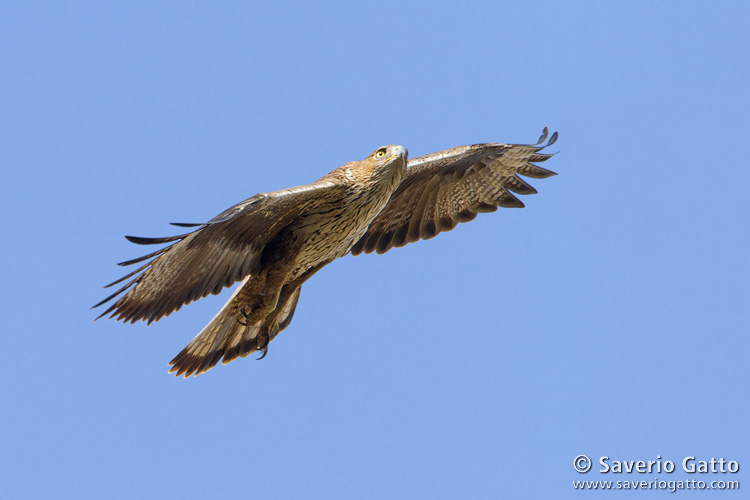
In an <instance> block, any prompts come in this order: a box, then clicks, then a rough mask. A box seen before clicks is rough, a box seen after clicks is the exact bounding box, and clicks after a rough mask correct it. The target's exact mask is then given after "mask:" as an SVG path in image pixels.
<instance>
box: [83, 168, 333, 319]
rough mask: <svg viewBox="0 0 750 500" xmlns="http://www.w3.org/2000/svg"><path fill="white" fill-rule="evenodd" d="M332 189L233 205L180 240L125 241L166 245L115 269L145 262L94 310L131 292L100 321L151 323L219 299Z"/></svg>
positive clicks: (317, 187)
mask: <svg viewBox="0 0 750 500" xmlns="http://www.w3.org/2000/svg"><path fill="white" fill-rule="evenodd" d="M330 189H335V185H334V184H333V183H331V182H320V181H319V182H316V183H313V184H310V185H307V186H300V187H296V188H291V189H285V190H282V191H275V192H272V193H264V194H259V195H256V196H253V197H252V198H248V199H247V200H245V201H243V202H241V203H238V204H237V205H234V206H233V207H231V208H229V209H227V210H225V211H224V212H222V213H221V214H219V215H217V216H216V217H214V218H213V219H211V220H210V221H209V222H207V223H205V224H176V225H178V226H186V227H190V226H199V227H198V229H197V230H195V231H193V232H191V233H186V234H181V235H178V236H170V237H166V238H141V237H135V236H126V238H127V239H128V240H130V241H132V242H133V243H138V244H140V245H154V244H162V243H170V245H169V246H167V247H164V248H162V249H160V250H157V251H156V252H153V253H150V254H148V255H145V256H143V257H140V258H138V259H133V260H129V261H127V262H121V263H120V264H119V265H121V266H129V265H132V264H136V263H140V262H143V261H147V262H146V263H145V264H143V265H142V266H141V267H139V268H138V269H136V270H135V271H133V272H131V273H130V274H128V275H126V276H124V277H122V278H120V279H119V280H117V281H115V282H114V283H110V284H109V285H107V287H110V286H113V285H116V284H118V283H121V282H123V281H126V280H128V279H130V278H132V279H131V280H130V281H128V282H127V284H126V285H124V286H123V287H122V288H120V289H119V290H117V291H116V292H115V293H113V294H112V295H110V296H109V297H107V298H106V299H104V300H102V301H101V302H99V303H98V304H96V305H95V306H94V307H98V306H100V305H102V304H104V303H106V302H108V301H110V300H112V299H113V298H115V297H117V296H118V295H120V294H122V293H123V292H125V291H126V290H128V289H130V290H129V291H127V293H125V295H123V296H122V297H120V298H119V299H118V300H117V301H116V302H115V303H114V304H112V305H111V306H110V307H109V308H108V309H107V310H106V311H104V312H103V313H102V314H101V315H100V316H99V318H101V317H102V316H106V315H107V314H110V313H111V316H110V317H111V318H116V319H118V320H121V321H124V322H131V323H135V322H136V321H140V320H143V321H148V323H151V322H152V321H157V320H159V319H160V318H162V317H163V316H167V315H168V314H170V313H172V312H174V311H176V310H178V309H180V307H182V306H183V305H184V304H188V303H190V302H192V301H194V300H198V299H200V298H202V297H206V296H207V295H208V294H209V293H212V294H217V293H219V292H220V291H221V290H222V289H223V288H224V287H228V286H231V285H232V284H233V283H235V282H237V281H240V280H242V279H244V278H246V277H247V276H248V275H250V274H256V273H257V272H258V271H259V267H260V258H261V253H262V252H263V248H264V247H265V246H266V244H267V243H268V242H269V241H271V240H272V239H273V238H274V237H275V236H276V235H277V234H278V233H279V232H280V231H281V230H282V229H284V228H285V227H287V226H288V225H289V224H290V223H291V222H292V221H293V220H294V219H295V218H296V217H298V216H299V215H300V214H302V213H304V211H305V210H306V209H307V207H309V206H312V205H314V204H315V203H316V200H319V199H320V198H321V197H325V193H326V191H328V190H330ZM149 259H150V260H149ZM133 285H135V286H134V287H133V288H130V287H131V286H133ZM105 288H106V287H105ZM97 319H98V318H97Z"/></svg>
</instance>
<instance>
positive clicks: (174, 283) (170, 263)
mask: <svg viewBox="0 0 750 500" xmlns="http://www.w3.org/2000/svg"><path fill="white" fill-rule="evenodd" d="M547 136H548V131H547V128H545V129H544V132H543V133H542V136H541V138H540V139H539V141H538V142H537V143H536V144H533V145H522V144H495V143H493V144H475V145H473V146H459V147H456V148H453V149H447V150H445V151H440V152H437V153H433V154H429V155H426V156H420V157H419V158H414V159H411V160H409V159H407V157H408V152H407V150H406V149H405V148H404V147H403V146H393V145H391V146H384V147H382V148H379V149H377V150H375V151H374V152H373V153H372V154H370V155H369V156H368V157H367V158H365V159H364V160H361V161H354V162H351V163H347V164H345V165H342V166H341V167H339V168H337V169H336V170H334V171H333V172H331V173H329V174H328V175H325V176H323V177H322V178H320V179H319V180H317V181H315V182H313V183H312V184H308V185H304V186H298V187H293V188H289V189H282V190H281V191H274V192H270V193H262V194H257V195H255V196H253V197H251V198H248V199H247V200H245V201H242V202H240V203H238V204H236V205H234V206H233V207H230V208H229V209H227V210H225V211H224V212H222V213H220V214H219V215H217V216H216V217H214V218H213V219H211V220H210V221H208V222H205V223H201V224H185V223H173V224H174V225H176V226H181V227H193V228H197V229H194V230H193V231H192V232H188V233H185V234H180V235H177V236H168V237H165V238H142V237H135V236H126V238H127V239H128V240H130V241H131V242H133V243H137V244H140V245H154V244H168V246H166V247H163V248H161V249H159V250H157V251H155V252H153V253H149V254H148V255H145V256H143V257H140V258H137V259H133V260H129V261H127V262H122V263H120V265H121V266H129V265H131V264H136V263H143V264H142V265H141V266H140V267H138V269H136V270H135V271H133V272H131V273H129V274H128V275H126V276H124V277H123V278H121V279H119V280H117V281H115V282H114V283H111V284H109V285H107V287H109V286H112V285H115V284H118V283H121V282H123V281H126V280H128V279H130V280H129V281H127V283H126V284H125V285H124V286H123V287H122V288H120V289H119V290H117V291H116V292H115V293H113V294H112V295H110V296H109V297H107V298H106V299H104V300H102V301H101V302H99V303H98V304H96V306H94V307H98V306H100V305H102V304H104V303H106V302H108V301H110V300H112V299H114V298H115V297H118V296H119V295H120V294H123V293H124V295H122V296H120V297H119V299H118V300H116V301H115V302H114V303H113V304H111V305H110V307H109V308H108V309H107V310H106V311H104V312H103V313H102V314H101V315H100V316H99V318H101V317H102V316H106V315H108V314H110V318H116V319H117V320H121V321H123V322H130V323H134V322H136V321H147V322H148V323H149V324H150V323H151V322H152V321H158V320H159V319H160V318H162V317H164V316H167V315H169V314H170V313H172V312H174V311H177V310H178V309H180V308H181V307H182V306H183V305H185V304H188V303H190V302H192V301H194V300H198V299H200V298H202V297H206V296H207V295H208V294H209V293H211V294H218V293H219V292H220V291H221V290H222V289H223V288H225V287H228V286H231V285H232V284H234V283H235V282H238V281H241V284H240V285H239V286H238V287H237V289H236V290H235V291H234V293H233V294H232V296H231V297H230V298H229V300H228V301H227V303H226V304H225V305H224V306H223V307H222V308H221V310H220V311H219V312H218V314H217V315H216V316H215V317H214V318H213V319H212V320H211V321H210V322H209V323H208V325H206V327H205V328H203V330H201V332H200V333H199V334H198V335H197V336H196V337H195V338H194V339H193V340H192V341H191V342H190V343H189V344H188V345H187V347H185V348H184V349H183V350H182V352H180V353H179V354H178V355H177V356H176V357H175V358H174V359H173V360H172V361H171V362H170V365H171V369H170V373H175V374H176V375H177V376H180V375H184V376H185V377H186V378H187V377H189V376H191V375H198V374H200V373H203V372H205V371H207V370H209V369H211V368H212V367H213V366H214V365H216V364H217V363H218V361H219V360H222V362H223V363H225V364H226V363H229V362H230V361H232V360H234V359H236V358H237V357H238V356H242V357H245V356H247V355H248V354H250V353H252V352H255V351H260V352H261V356H260V358H262V357H264V356H265V355H266V353H267V351H268V344H269V342H271V341H272V340H273V339H274V337H276V335H277V334H278V333H279V332H280V331H282V330H284V329H285V328H286V327H287V326H289V323H290V322H291V320H292V316H293V315H294V309H295V307H296V306H297V300H298V299H299V295H300V289H301V287H302V284H303V283H304V282H305V281H307V280H308V279H310V277H311V276H312V275H313V274H315V273H316V272H318V271H319V270H320V269H321V268H323V267H324V266H325V265H326V264H328V263H330V262H331V261H333V260H334V259H337V258H339V257H343V256H345V255H346V254H348V253H351V254H352V255H359V254H361V253H371V252H373V251H375V252H377V253H384V252H386V251H388V250H389V249H391V248H393V247H402V246H404V245H406V244H407V243H412V242H415V241H418V240H420V239H424V240H427V239H430V238H432V237H434V236H435V235H437V234H438V233H441V232H443V231H450V230H451V229H453V228H454V227H456V224H458V223H460V222H467V221H470V220H472V219H474V217H476V215H477V214H478V213H482V212H494V211H495V210H497V207H513V208H520V207H523V206H524V205H523V203H521V201H520V200H519V199H518V198H516V197H515V196H514V195H513V194H512V193H517V194H524V195H525V194H533V193H536V190H535V189H534V188H533V187H531V186H530V185H529V184H527V183H526V182H525V181H524V180H523V179H522V178H521V177H519V174H520V175H523V176H526V177H534V178H545V177H549V176H551V175H555V173H554V172H552V171H550V170H547V169H544V168H542V167H540V166H538V165H536V164H535V163H539V162H543V161H545V160H547V159H549V158H550V157H551V156H552V154H548V153H543V152H542V150H543V149H544V148H546V147H547V146H550V145H552V144H553V143H554V142H555V141H556V140H557V133H555V134H553V135H552V137H550V139H549V141H548V142H547V143H546V144H545V143H544V141H546V140H547ZM144 262H145V263H144ZM97 319H98V318H97ZM260 358H258V359H260Z"/></svg>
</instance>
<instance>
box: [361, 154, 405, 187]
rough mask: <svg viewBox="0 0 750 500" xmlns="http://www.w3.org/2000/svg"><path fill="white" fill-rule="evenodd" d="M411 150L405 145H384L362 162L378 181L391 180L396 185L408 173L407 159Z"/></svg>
mask: <svg viewBox="0 0 750 500" xmlns="http://www.w3.org/2000/svg"><path fill="white" fill-rule="evenodd" d="M408 156H409V151H408V150H407V149H406V148H405V147H403V146H395V145H393V144H391V145H389V146H383V147H382V148H378V149H376V150H375V151H373V152H372V154H371V155H370V156H368V157H367V158H365V159H364V160H363V161H362V163H363V164H364V165H366V166H367V169H368V170H369V171H370V173H371V175H372V176H373V178H375V179H377V181H378V182H383V181H386V180H390V181H391V182H392V183H393V184H394V189H395V186H398V184H399V183H400V182H401V179H402V178H403V177H404V175H406V159H407V157H408Z"/></svg>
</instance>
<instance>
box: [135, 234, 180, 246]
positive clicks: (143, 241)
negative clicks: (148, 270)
mask: <svg viewBox="0 0 750 500" xmlns="http://www.w3.org/2000/svg"><path fill="white" fill-rule="evenodd" d="M190 234H191V233H185V234H180V235H177V236H166V237H164V238H144V237H143V236H125V239H127V240H128V241H129V242H131V243H135V244H137V245H160V244H161V243H169V242H171V241H177V240H181V239H183V238H185V237H187V236H189V235H190Z"/></svg>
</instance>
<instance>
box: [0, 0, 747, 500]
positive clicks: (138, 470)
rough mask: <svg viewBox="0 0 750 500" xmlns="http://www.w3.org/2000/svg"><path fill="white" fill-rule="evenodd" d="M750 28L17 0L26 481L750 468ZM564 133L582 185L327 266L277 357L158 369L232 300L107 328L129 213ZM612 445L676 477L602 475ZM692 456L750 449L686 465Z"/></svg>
mask: <svg viewBox="0 0 750 500" xmlns="http://www.w3.org/2000/svg"><path fill="white" fill-rule="evenodd" d="M749 17H750V9H749V8H748V7H747V4H744V3H741V2H724V3H718V2H717V3H712V4H710V6H709V5H708V4H705V3H700V2H660V3H654V2H627V3H625V2H622V3H615V2H564V3H562V2H561V3H547V2H543V1H542V2H533V3H528V2H522V3H521V2H519V3H515V4H504V3H503V4H501V3H499V2H498V3H495V2H488V3H480V4H474V5H467V4H464V3H462V4H449V3H435V4H430V3H407V4H403V3H400V2H374V3H365V2H357V4H356V6H355V5H352V4H351V3H350V2H336V3H326V4H321V5H317V4H313V3H297V4H287V3H283V2H282V3H278V5H275V6H273V7H271V6H269V5H266V3H265V2H264V3H258V4H252V3H249V2H223V3H220V4H219V3H215V4H211V5H208V4H205V3H199V2H180V3H179V4H178V3H173V2H142V3H139V2H120V3H114V2H108V3H101V2H89V3H87V2H67V3H66V4H64V5H63V4H60V3H51V2H48V3H45V2H37V3H32V2H3V4H2V6H0V47H1V48H0V65H1V67H2V68H3V78H2V81H1V82H0V87H2V92H0V108H1V110H2V111H1V112H0V164H2V172H3V174H2V177H3V182H2V183H0V190H1V193H0V194H1V195H2V196H0V204H1V205H2V211H3V214H4V215H5V216H4V221H3V227H4V238H3V241H4V244H3V245H2V247H0V252H1V253H2V260H3V262H4V263H5V264H4V284H5V287H4V292H3V300H2V301H0V311H1V312H2V317H3V323H4V328H3V329H4V334H3V335H2V337H0V338H1V339H2V340H1V342H2V349H3V352H4V353H5V355H4V362H3V363H2V368H1V370H2V373H0V374H1V375H2V376H1V377H0V391H1V392H2V400H3V404H2V408H1V409H0V420H1V421H2V423H3V425H2V429H3V430H2V442H3V444H2V446H1V447H0V460H2V462H1V463H0V483H1V484H2V485H3V489H4V490H5V492H6V494H7V495H4V496H7V498H101V497H105V496H106V497H107V498H128V499H129V498H136V497H138V498H156V497H159V498H161V497H164V496H166V495H170V496H174V497H180V498H186V499H187V498H206V497H209V498H210V497H213V496H216V495H219V494H221V495H231V496H233V497H239V498H243V497H246V498H363V499H368V498H373V499H380V498H433V499H438V498H501V497H508V498H573V497H577V498H581V497H583V496H592V497H593V496H594V495H597V494H595V493H593V492H585V493H584V492H579V491H575V490H574V489H573V481H574V480H581V479H587V480H614V481H616V480H626V481H627V480H635V481H640V480H653V479H654V477H656V476H658V477H659V478H660V479H663V480H684V479H698V480H706V481H709V482H710V481H711V480H715V479H719V480H739V481H740V482H748V481H750V479H747V478H748V476H747V473H746V472H745V471H746V470H748V469H750V454H748V447H747V443H748V442H750V434H749V432H748V426H747V425H746V422H748V421H750V406H749V405H748V387H749V382H748V381H749V380H750V370H749V369H748V356H749V355H750V341H748V332H750V307H749V304H750V292H749V291H748V284H747V282H748V278H749V277H750V265H748V255H750V230H749V227H750V225H749V224H748V218H749V215H750V203H749V202H748V196H747V185H748V183H750V166H748V164H747V160H746V159H745V158H744V157H745V152H744V150H745V149H746V146H745V143H746V141H747V137H748V136H750V126H749V124H748V123H749V122H748V112H749V111H750V99H749V98H748V96H747V80H748V70H747V58H748V53H749V50H750V35H748V31H747V26H746V24H747V23H746V20H747V19H748V18H749ZM544 126H549V127H550V128H551V129H552V130H557V131H559V133H560V139H559V141H558V143H557V144H556V145H555V146H554V149H555V150H557V151H560V154H559V155H557V156H556V157H555V158H553V159H552V160H550V161H549V162H548V163H547V164H545V166H547V167H549V168H551V169H553V170H555V171H557V172H558V173H559V174H560V175H558V176H557V177H553V178H550V179H546V180H534V181H533V182H531V183H532V184H533V185H534V186H535V187H536V188H537V189H538V190H539V194H537V195H534V196H530V197H526V198H524V200H523V201H524V202H525V203H526V208H524V209H523V210H500V211H498V212H497V213H494V214H486V215H480V216H479V217H478V218H477V219H476V220H475V221H474V222H472V223H470V224H464V225H461V226H459V227H458V228H457V229H455V230H454V231H452V232H450V233H445V234H442V235H440V236H439V237H437V238H435V239H434V240H430V241H427V242H420V243H417V244H413V245H408V246H407V247H405V248H402V249H397V250H392V251H391V252H389V253H387V254H385V255H382V256H372V255H370V256H359V257H356V258H354V257H347V258H344V259H340V260H338V261H336V262H334V263H333V264H331V265H330V266H328V267H327V268H326V269H325V270H324V271H323V272H321V273H319V274H318V275H316V276H315V278H314V279H312V280H311V281H310V282H309V283H307V284H306V285H305V286H304V287H303V291H302V295H301V299H300V303H299V307H298V308H297V312H296V315H295V318H294V321H293V322H292V324H291V326H290V327H289V328H288V329H287V330H286V331H284V332H283V333H282V334H281V335H279V337H278V338H277V339H276V340H275V341H274V342H273V343H272V344H271V346H270V351H269V354H268V356H267V357H266V358H265V359H264V360H262V361H259V362H256V361H254V360H253V359H252V358H248V359H245V360H239V361H235V362H233V363H231V364H229V365H227V366H219V367H218V368H216V369H214V370H211V371H210V372H208V373H207V374H205V375H202V376H200V377H198V378H195V379H190V380H187V381H186V380H183V379H176V378H174V377H173V376H171V375H168V374H167V362H168V361H169V360H170V359H172V357H173V356H174V355H175V354H176V353H177V352H179V351H180V350H181V349H182V348H183V347H184V346H185V345H186V344H187V342H189V340H190V339H192V338H193V336H194V335H195V334H196V333H197V332H198V331H199V330H200V329H201V328H202V327H203V325H204V324H205V323H206V322H207V321H208V320H209V319H210V318H211V317H212V316H213V314H214V313H215V312H216V310H217V309H218V308H219V307H220V306H221V304H222V303H223V302H224V300H226V298H227V297H228V294H229V291H227V292H226V293H225V294H223V295H221V296H219V297H210V298H207V299H204V300H201V301H199V302H197V303H194V304H192V305H190V306H189V307H186V308H183V309H182V310H181V311H180V312H179V313H177V314H174V315H172V316H170V317H168V318H166V319H164V320H162V321H160V322H159V323H157V324H153V325H151V326H149V327H146V326H145V325H143V324H138V325H122V324H120V323H116V322H114V321H101V320H100V321H97V322H96V323H93V322H92V320H93V318H94V317H95V316H96V314H95V313H94V311H90V310H89V307H90V306H91V305H92V304H94V303H96V302H98V301H99V300H100V299H101V298H103V296H104V293H105V291H104V290H102V289H101V286H102V285H104V284H106V283H109V282H110V281H112V280H114V279H115V278H118V277H120V274H121V269H120V268H118V267H117V266H116V265H115V263H116V262H120V261H123V260H127V259H129V258H133V257H136V256H139V255H140V254H141V253H142V250H143V249H142V248H139V247H136V246H134V245H132V244H130V243H128V242H127V241H126V240H125V239H124V238H123V237H122V236H123V235H124V234H135V235H143V236H161V235H166V234H177V233H176V231H175V232H174V233H172V231H174V230H175V228H171V227H170V226H168V225H167V223H168V222H171V221H201V220H206V219H208V218H210V217H212V216H214V215H215V214H217V213H219V212H221V211H222V210H224V209H225V208H227V207H228V206H230V205H232V204H233V203H235V202H238V201H240V200H243V199H245V198H247V197H249V196H251V195H253V194H255V193H258V192H263V191H271V190H275V189H281V188H285V187H290V186H294V185H299V184H304V183H308V182H311V181H313V180H315V179H317V178H318V177H320V176H322V175H324V174H326V173H327V172H329V171H330V170H332V169H333V168H335V167H337V166H339V165H341V164H342V163H345V162H347V161H351V160H356V159H361V158H363V157H364V156H366V155H367V154H369V153H370V152H371V151H373V150H374V149H375V148H377V147H379V146H381V145H383V144H389V143H395V144H403V145H404V146H406V147H407V148H409V151H410V153H411V155H412V156H419V155H421V154H426V153H430V152H433V151H438V150H441V149H446V148H449V147H453V146H457V145H461V144H471V143H478V142H520V143H528V142H533V141H535V140H536V139H537V137H538V135H539V133H540V132H541V130H542V128H543V127H544ZM580 454H586V455H589V456H590V457H592V459H593V460H594V461H595V467H594V470H593V471H592V472H589V473H588V474H585V475H584V474H578V473H576V472H575V470H574V469H573V459H574V457H576V456H577V455H580ZM602 456H608V457H610V460H655V459H656V457H657V456H661V457H662V459H663V460H671V461H674V462H675V463H676V464H677V469H678V471H677V472H675V473H673V474H661V475H658V474H620V475H614V474H611V473H607V474H603V473H600V472H597V470H598V469H599V465H598V463H596V462H598V460H599V457H602ZM686 456H696V457H697V458H699V459H704V460H708V459H710V458H712V457H716V458H720V457H724V458H726V459H727V460H735V461H738V462H739V463H740V465H741V467H742V468H741V470H740V472H739V473H738V474H723V475H722V474H708V475H701V477H696V475H693V476H688V475H686V474H684V473H682V472H681V471H680V469H681V461H682V459H683V458H684V457H686ZM743 486H745V488H747V487H750V484H747V485H743ZM665 494H666V492H664V491H654V490H652V491H647V492H638V493H634V492H614V491H613V492H608V493H607V494H606V496H607V498H632V497H633V495H638V496H639V497H641V496H642V497H652V496H661V497H662V498H663V495H665ZM682 494H689V493H685V492H682V493H681V495H682ZM699 495H700V497H701V498H710V497H713V496H719V495H721V496H722V498H730V497H731V498H739V495H740V493H738V492H726V491H721V492H719V491H714V492H708V491H705V492H701V493H699Z"/></svg>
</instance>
